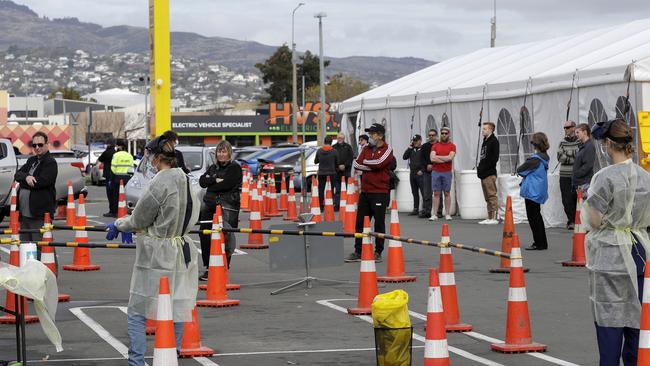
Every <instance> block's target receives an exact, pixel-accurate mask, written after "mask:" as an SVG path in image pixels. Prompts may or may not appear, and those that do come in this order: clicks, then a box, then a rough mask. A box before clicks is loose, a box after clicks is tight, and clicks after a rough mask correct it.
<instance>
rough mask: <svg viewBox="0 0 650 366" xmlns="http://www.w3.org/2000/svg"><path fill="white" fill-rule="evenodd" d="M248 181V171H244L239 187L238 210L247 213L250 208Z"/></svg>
mask: <svg viewBox="0 0 650 366" xmlns="http://www.w3.org/2000/svg"><path fill="white" fill-rule="evenodd" d="M249 184H250V181H249V176H248V170H246V169H244V171H243V177H242V185H241V205H240V208H241V210H242V211H245V212H248V211H249V210H250V208H251V206H250V186H249Z"/></svg>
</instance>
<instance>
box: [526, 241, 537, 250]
mask: <svg viewBox="0 0 650 366" xmlns="http://www.w3.org/2000/svg"><path fill="white" fill-rule="evenodd" d="M524 249H526V250H540V249H539V247H538V246H537V245H535V244H534V243H533V244H532V245H531V246H529V247H526V248H524Z"/></svg>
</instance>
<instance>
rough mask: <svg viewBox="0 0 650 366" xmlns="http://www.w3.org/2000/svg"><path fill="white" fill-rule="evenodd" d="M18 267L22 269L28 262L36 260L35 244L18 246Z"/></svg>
mask: <svg viewBox="0 0 650 366" xmlns="http://www.w3.org/2000/svg"><path fill="white" fill-rule="evenodd" d="M19 248H20V266H21V267H22V266H23V265H25V263H27V261H28V260H30V259H33V260H37V259H36V258H37V252H36V244H34V243H21V244H20V246H19Z"/></svg>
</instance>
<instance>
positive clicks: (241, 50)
mask: <svg viewBox="0 0 650 366" xmlns="http://www.w3.org/2000/svg"><path fill="white" fill-rule="evenodd" d="M0 19H2V20H1V21H0V49H7V48H8V47H10V46H12V45H13V46H19V47H20V48H23V49H24V48H56V47H65V48H70V49H81V50H84V51H86V52H90V53H93V54H111V53H126V52H135V53H146V52H148V49H149V41H148V29H146V28H143V27H132V26H126V25H117V26H112V27H102V26H100V25H98V24H94V23H85V22H82V21H80V20H79V19H77V18H63V19H49V18H47V16H42V17H39V15H38V14H36V13H35V12H34V11H32V10H31V9H30V8H29V7H27V6H24V5H19V4H16V3H14V2H12V1H9V0H0ZM171 43H172V45H171V46H172V53H173V54H174V56H178V57H185V58H192V59H201V60H204V61H212V62H215V63H218V64H221V65H224V66H227V67H228V68H230V69H232V70H236V71H240V72H250V71H253V70H254V65H255V64H256V63H257V62H263V61H264V60H265V59H267V58H268V57H269V56H270V55H272V54H273V52H275V50H276V49H277V47H276V46H268V45H264V44H261V43H258V42H251V41H239V40H236V39H231V38H223V37H205V36H202V35H199V34H196V33H189V32H172V34H171ZM327 59H328V60H330V61H331V64H330V66H329V67H328V68H327V73H328V74H329V75H331V74H334V73H344V74H348V75H350V76H352V77H354V78H356V79H359V80H363V81H365V82H367V83H379V84H382V83H386V82H388V81H391V80H394V79H397V78H399V77H401V76H404V75H406V74H409V73H412V72H414V71H417V70H420V69H422V68H425V67H427V66H430V65H432V64H434V62H432V61H429V60H424V59H419V58H412V57H405V58H392V57H364V56H352V57H344V58H332V57H327Z"/></svg>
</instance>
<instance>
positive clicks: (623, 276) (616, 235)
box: [580, 159, 650, 329]
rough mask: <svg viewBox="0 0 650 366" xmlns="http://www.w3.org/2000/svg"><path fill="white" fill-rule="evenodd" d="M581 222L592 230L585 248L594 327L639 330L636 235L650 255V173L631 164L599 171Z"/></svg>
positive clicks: (630, 162) (586, 202)
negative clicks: (593, 222) (593, 221)
mask: <svg viewBox="0 0 650 366" xmlns="http://www.w3.org/2000/svg"><path fill="white" fill-rule="evenodd" d="M590 215H592V216H591V217H592V218H593V217H596V218H597V219H598V218H602V221H601V225H600V227H592V225H591V224H590V221H589V218H590ZM580 218H581V220H582V223H583V224H585V225H586V228H587V230H589V232H588V233H587V237H586V243H585V247H586V254H587V268H588V269H589V287H590V292H589V294H590V295H589V299H590V300H591V307H592V311H593V314H594V319H595V321H596V323H597V324H598V325H599V326H602V327H630V328H637V329H638V328H639V325H640V324H639V322H640V319H641V304H640V302H639V296H638V286H637V269H636V265H635V263H634V259H633V258H632V245H633V235H634V237H636V238H637V240H638V241H639V243H640V244H641V245H643V247H644V248H645V250H646V253H647V255H648V256H650V250H649V249H650V241H649V240H648V233H647V231H646V228H647V227H648V226H650V174H648V173H647V172H646V171H645V170H643V169H642V168H641V167H640V166H638V165H637V164H634V163H633V162H632V160H630V159H628V160H626V161H624V162H621V163H618V164H613V165H610V166H608V167H606V168H603V169H601V170H600V171H598V172H597V173H596V174H595V175H594V177H593V178H592V180H591V186H590V187H589V190H588V198H587V200H586V201H585V203H584V206H583V207H582V212H581V217H580ZM597 219H596V221H597ZM648 259H650V258H648ZM644 290H645V291H650V289H644Z"/></svg>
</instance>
